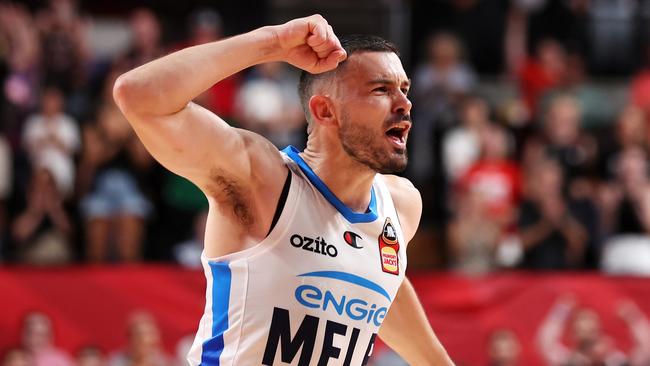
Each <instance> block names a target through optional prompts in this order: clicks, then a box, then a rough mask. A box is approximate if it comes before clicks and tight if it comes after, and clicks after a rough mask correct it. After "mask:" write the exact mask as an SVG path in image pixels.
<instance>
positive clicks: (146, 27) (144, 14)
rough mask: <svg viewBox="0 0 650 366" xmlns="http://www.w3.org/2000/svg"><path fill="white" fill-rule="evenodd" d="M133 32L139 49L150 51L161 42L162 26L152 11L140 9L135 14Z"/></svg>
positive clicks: (132, 17) (132, 24) (132, 25)
mask: <svg viewBox="0 0 650 366" xmlns="http://www.w3.org/2000/svg"><path fill="white" fill-rule="evenodd" d="M131 30H132V31H133V37H134V41H135V45H136V47H137V48H138V49H141V50H150V49H153V48H155V47H157V45H158V41H159V40H160V24H159V23H158V19H157V18H156V16H155V15H154V14H153V13H152V12H151V11H150V10H148V9H138V10H135V11H134V12H133V14H132V15H131Z"/></svg>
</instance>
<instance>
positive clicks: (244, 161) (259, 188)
mask: <svg viewBox="0 0 650 366" xmlns="http://www.w3.org/2000/svg"><path fill="white" fill-rule="evenodd" d="M345 56H346V55H345V51H344V50H343V49H342V48H341V45H340V43H339V41H338V39H337V38H336V36H335V35H334V33H333V31H332V28H331V27H330V26H329V25H328V24H327V22H326V21H325V19H323V18H322V17H321V16H319V15H315V16H311V17H307V18H301V19H295V20H292V21H290V22H288V23H285V24H282V25H278V26H268V27H263V28H259V29H256V30H254V31H251V32H249V33H246V34H242V35H239V36H235V37H232V38H229V39H225V40H222V41H218V42H213V43H207V44H203V45H199V46H194V47H189V48H186V49H183V50H180V51H178V52H175V53H172V54H170V55H167V56H165V57H162V58H160V59H157V60H154V61H152V62H149V63H147V64H145V65H142V66H140V67H138V68H136V69H134V70H131V71H129V72H127V73H125V74H123V75H121V76H120V77H119V78H118V79H117V81H116V82H115V87H114V90H113V95H114V98H115V100H116V102H117V105H118V106H119V108H120V109H121V111H122V112H123V113H124V115H125V116H126V118H127V119H128V121H129V122H130V123H131V125H132V126H133V128H134V130H135V132H136V134H137V135H138V137H139V138H140V139H141V140H142V142H143V143H144V145H145V147H146V148H147V150H148V151H149V152H150V153H151V154H152V156H153V157H154V158H155V159H156V160H158V161H159V162H160V163H161V164H162V165H163V166H165V167H166V168H168V169H169V170H171V171H173V172H174V173H177V174H179V175H181V176H184V177H186V178H188V179H189V180H191V181H192V182H194V183H195V184H196V185H197V186H198V187H199V188H201V189H202V190H203V192H204V193H205V194H206V196H208V199H209V200H210V205H211V208H212V207H213V206H216V207H217V209H218V210H221V213H222V215H221V216H222V217H226V218H228V219H231V220H230V222H231V223H232V224H234V225H235V226H238V227H240V228H241V233H242V235H245V234H243V233H249V234H250V235H251V236H253V237H256V238H257V239H259V238H260V237H263V236H264V235H265V233H266V230H268V226H269V225H270V221H271V218H272V215H273V211H274V207H275V204H276V202H277V198H278V197H279V195H280V191H281V190H282V185H283V183H284V177H286V174H287V170H286V168H285V167H284V164H283V162H282V158H281V156H280V153H279V152H278V150H277V149H276V148H275V147H274V146H273V145H272V144H271V143H270V142H268V141H267V140H266V139H264V138H262V137H261V136H259V135H256V134H254V133H252V132H249V131H244V130H240V129H236V128H232V127H230V126H229V125H228V124H227V123H226V122H224V121H223V120H222V119H221V118H219V117H218V116H216V115H214V114H213V113H211V112H210V111H208V110H206V109H204V108H202V107H200V106H199V105H197V104H194V103H192V102H191V101H192V99H194V98H195V97H197V96H198V95H199V94H201V93H202V92H203V91H205V90H206V89H208V88H210V87H211V86H212V85H213V84H215V83H217V82H219V81H220V80H222V79H224V78H226V77H228V76H229V75H232V74H234V73H236V72H238V71H240V70H243V69H245V68H247V67H250V66H252V65H255V64H259V63H264V62H271V61H285V62H289V63H291V64H293V65H294V66H297V67H300V68H302V69H304V70H307V71H310V72H312V73H319V72H324V71H328V70H331V69H333V68H335V67H336V66H337V65H338V63H339V62H340V61H342V60H343V59H345ZM257 107H258V108H264V106H263V105H260V106H257ZM213 203H214V205H213ZM215 212H216V211H215ZM253 218H255V219H254V220H253ZM215 221H218V220H215ZM222 254H223V253H222Z"/></svg>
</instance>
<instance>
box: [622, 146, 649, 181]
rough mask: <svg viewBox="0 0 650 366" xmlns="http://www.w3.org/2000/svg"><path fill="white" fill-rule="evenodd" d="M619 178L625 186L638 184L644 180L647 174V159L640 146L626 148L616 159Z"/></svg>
mask: <svg viewBox="0 0 650 366" xmlns="http://www.w3.org/2000/svg"><path fill="white" fill-rule="evenodd" d="M618 172H619V179H620V180H621V181H622V182H623V183H624V184H626V186H630V187H632V186H634V185H639V184H641V183H643V182H645V181H646V179H647V176H648V161H647V156H646V154H645V152H644V151H643V150H642V149H641V148H630V149H626V150H625V151H624V152H623V153H622V154H621V156H620V158H619V161H618Z"/></svg>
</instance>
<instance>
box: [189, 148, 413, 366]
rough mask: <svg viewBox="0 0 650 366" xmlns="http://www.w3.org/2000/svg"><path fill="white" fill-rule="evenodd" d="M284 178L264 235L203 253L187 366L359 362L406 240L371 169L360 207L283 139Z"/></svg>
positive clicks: (391, 290) (395, 284)
mask: <svg viewBox="0 0 650 366" xmlns="http://www.w3.org/2000/svg"><path fill="white" fill-rule="evenodd" d="M282 155H283V158H284V161H285V164H286V165H287V167H288V168H289V170H290V174H291V175H292V176H291V184H290V186H289V192H288V195H287V199H286V202H285V204H284V208H283V209H282V212H281V214H280V216H279V219H278V221H277V223H276V225H275V227H274V228H273V229H272V231H271V232H270V234H269V235H268V236H267V237H266V238H265V239H264V240H263V241H262V242H260V243H259V244H257V245H256V246H254V247H252V248H249V249H246V250H243V251H240V252H236V253H233V254H229V255H226V256H223V257H220V258H214V259H210V258H206V257H205V255H203V256H202V263H203V268H204V271H205V276H206V278H207V291H206V305H205V312H204V314H203V317H202V318H201V321H200V324H199V330H198V332H197V334H196V338H195V340H194V344H193V345H192V348H191V350H190V353H189V355H188V360H189V363H190V364H191V365H228V366H230V365H244V366H248V365H298V366H308V365H319V366H320V365H357V366H358V365H365V364H366V363H367V362H368V357H369V356H370V354H371V352H372V349H373V344H374V341H375V337H376V336H377V332H378V330H379V327H380V325H381V323H382V321H383V320H384V318H385V316H386V314H387V312H388V309H389V307H390V305H391V303H392V301H393V300H394V299H395V295H396V293H397V290H398V288H399V287H400V285H401V283H402V281H403V279H404V271H405V270H406V242H405V240H404V236H403V234H402V230H401V228H400V225H399V219H398V217H397V213H396V211H395V207H394V205H393V201H392V198H391V196H390V193H389V191H388V187H387V186H386V184H385V183H384V181H383V177H382V176H381V175H379V174H377V175H376V177H375V179H374V181H373V184H372V190H371V201H370V205H369V207H368V210H367V211H366V212H365V213H356V212H353V211H352V210H350V209H349V208H348V207H347V206H345V204H343V203H342V202H341V201H340V200H339V199H338V198H337V197H336V196H335V195H334V194H333V193H332V192H331V191H330V190H329V189H328V188H327V186H325V184H324V183H323V182H322V181H321V180H320V179H319V178H318V176H316V174H314V172H313V171H312V170H311V169H310V168H309V166H308V165H307V164H306V163H305V162H304V161H303V160H302V158H301V157H300V156H299V155H298V151H297V150H296V149H295V148H293V147H291V146H289V147H288V148H286V149H284V150H283V151H282Z"/></svg>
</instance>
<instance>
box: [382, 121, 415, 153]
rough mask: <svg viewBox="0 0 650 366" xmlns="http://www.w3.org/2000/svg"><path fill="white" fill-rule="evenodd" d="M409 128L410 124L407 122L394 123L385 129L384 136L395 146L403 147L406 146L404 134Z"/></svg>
mask: <svg viewBox="0 0 650 366" xmlns="http://www.w3.org/2000/svg"><path fill="white" fill-rule="evenodd" d="M410 128H411V126H410V124H408V123H403V124H398V125H395V126H393V127H391V128H389V129H388V130H387V131H386V137H387V138H388V140H389V141H390V142H392V143H393V144H394V145H395V146H397V147H399V148H404V147H405V146H406V136H407V135H408V131H409V129H410Z"/></svg>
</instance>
